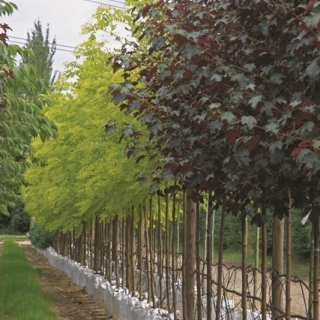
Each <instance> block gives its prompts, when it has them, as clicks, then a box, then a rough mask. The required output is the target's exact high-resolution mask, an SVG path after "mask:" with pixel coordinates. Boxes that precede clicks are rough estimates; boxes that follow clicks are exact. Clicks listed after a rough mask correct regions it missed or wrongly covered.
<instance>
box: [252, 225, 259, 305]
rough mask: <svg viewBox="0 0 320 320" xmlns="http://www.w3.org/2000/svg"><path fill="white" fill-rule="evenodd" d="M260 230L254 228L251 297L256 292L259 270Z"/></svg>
mask: <svg viewBox="0 0 320 320" xmlns="http://www.w3.org/2000/svg"><path fill="white" fill-rule="evenodd" d="M259 231H260V229H259V228H258V227H256V243H255V246H254V269H253V281H254V282H253V295H254V296H256V295H257V292H258V272H257V271H258V268H259V252H260V250H259V243H260V235H259ZM253 308H254V309H256V305H255V300H253Z"/></svg>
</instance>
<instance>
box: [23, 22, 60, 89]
mask: <svg viewBox="0 0 320 320" xmlns="http://www.w3.org/2000/svg"><path fill="white" fill-rule="evenodd" d="M49 35H50V30H49V25H47V29H46V31H45V34H44V33H43V29H42V24H41V22H40V20H37V21H35V22H34V30H32V31H31V33H30V32H28V33H27V43H26V45H25V47H26V48H28V49H32V51H33V52H34V56H33V57H27V58H22V63H29V64H33V65H34V66H36V68H37V70H38V74H39V76H40V78H42V79H43V80H46V81H48V82H49V83H50V84H51V85H52V84H53V83H54V81H55V79H56V76H57V71H55V72H54V73H53V69H52V65H53V57H54V55H55V53H56V47H57V44H56V38H55V37H54V38H53V40H52V42H51V43H50V41H49Z"/></svg>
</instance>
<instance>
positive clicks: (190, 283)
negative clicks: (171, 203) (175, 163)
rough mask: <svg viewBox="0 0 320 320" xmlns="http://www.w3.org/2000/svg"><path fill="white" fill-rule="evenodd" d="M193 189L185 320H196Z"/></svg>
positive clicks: (187, 211) (186, 227)
mask: <svg viewBox="0 0 320 320" xmlns="http://www.w3.org/2000/svg"><path fill="white" fill-rule="evenodd" d="M191 195H192V189H187V192H186V199H185V216H186V217H185V222H186V224H185V225H184V230H185V232H184V233H185V287H186V290H185V294H186V306H185V310H186V313H185V315H184V319H186V320H193V318H194V301H195V296H194V285H195V278H194V276H195V275H194V274H195V227H196V205H195V203H194V202H193V201H192V199H191Z"/></svg>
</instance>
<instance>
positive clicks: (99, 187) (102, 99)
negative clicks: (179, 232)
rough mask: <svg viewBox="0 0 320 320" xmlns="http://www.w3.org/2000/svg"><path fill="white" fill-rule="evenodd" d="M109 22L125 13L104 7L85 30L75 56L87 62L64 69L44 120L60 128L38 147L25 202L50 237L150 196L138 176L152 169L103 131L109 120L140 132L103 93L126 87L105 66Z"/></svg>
mask: <svg viewBox="0 0 320 320" xmlns="http://www.w3.org/2000/svg"><path fill="white" fill-rule="evenodd" d="M107 16H112V19H115V20H124V19H126V14H125V13H123V12H122V11H121V10H115V9H112V8H110V7H100V8H99V9H98V10H97V13H96V14H95V15H94V19H93V22H92V23H91V24H86V25H84V27H83V33H85V34H88V40H87V41H85V42H84V43H82V44H81V45H79V46H78V47H77V49H76V52H75V54H76V56H79V57H81V58H82V60H81V61H74V62H70V63H69V64H67V69H66V71H65V72H64V73H63V74H62V75H61V77H60V78H59V80H58V81H57V83H56V85H55V90H54V91H53V92H52V93H51V95H50V98H51V99H52V101H53V104H52V106H51V107H50V108H47V109H46V115H47V116H48V117H49V118H50V119H51V120H53V121H54V122H55V123H56V124H57V126H58V128H59V138H58V139H56V140H51V141H48V142H46V143H45V144H42V143H41V141H40V139H37V140H35V141H34V143H33V147H34V148H35V150H36V151H35V155H34V157H35V158H36V159H37V161H36V162H34V163H33V164H32V165H31V166H30V168H29V169H28V171H27V173H26V175H25V177H26V180H27V181H28V186H27V187H26V188H24V189H23V199H24V201H25V203H26V209H27V211H28V212H30V214H31V215H32V216H34V217H35V219H36V222H37V224H40V225H43V226H45V227H46V229H48V230H51V231H54V230H57V229H58V228H61V229H62V230H63V231H67V230H71V229H73V228H77V230H78V231H79V230H81V228H82V222H83V221H84V220H85V221H87V220H90V219H95V217H96V216H98V217H99V219H110V218H112V217H113V216H114V215H116V214H118V215H121V214H122V212H123V209H124V208H126V207H130V206H131V205H134V204H140V203H142V202H143V201H144V200H145V199H146V197H148V194H149V189H148V185H144V186H142V187H141V186H140V184H139V182H138V179H137V177H136V174H137V173H139V172H141V171H150V169H148V166H151V165H152V163H147V164H143V163H139V164H137V163H136V161H135V160H134V159H131V160H129V161H128V159H127V157H126V155H125V153H124V148H125V144H123V143H125V140H126V139H125V137H123V138H122V139H121V140H122V142H123V143H122V144H119V140H120V138H121V132H114V133H113V134H111V135H110V136H106V135H105V132H104V127H103V125H104V123H105V119H106V117H107V118H108V119H117V120H118V121H119V122H126V123H132V124H135V125H136V126H137V127H139V126H140V125H139V123H138V122H137V121H136V120H135V119H134V117H132V116H129V117H128V116H126V115H125V114H124V113H123V112H121V111H120V110H119V108H118V107H116V106H115V105H114V103H113V102H112V98H111V96H110V95H108V94H106V92H107V90H108V86H109V85H110V84H111V83H115V82H119V81H121V74H120V73H119V74H115V75H114V74H113V72H112V68H111V66H106V61H107V60H108V59H109V58H110V56H111V53H108V52H105V51H104V50H105V47H106V45H107V44H106V43H105V42H104V41H98V37H97V36H96V34H97V33H98V32H100V31H101V30H106V29H107V28H109V21H108V19H105V18H106V17H107Z"/></svg>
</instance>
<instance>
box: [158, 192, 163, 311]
mask: <svg viewBox="0 0 320 320" xmlns="http://www.w3.org/2000/svg"><path fill="white" fill-rule="evenodd" d="M158 274H159V307H160V308H161V307H162V305H161V303H162V274H163V273H162V225H161V198H160V194H158Z"/></svg>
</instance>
